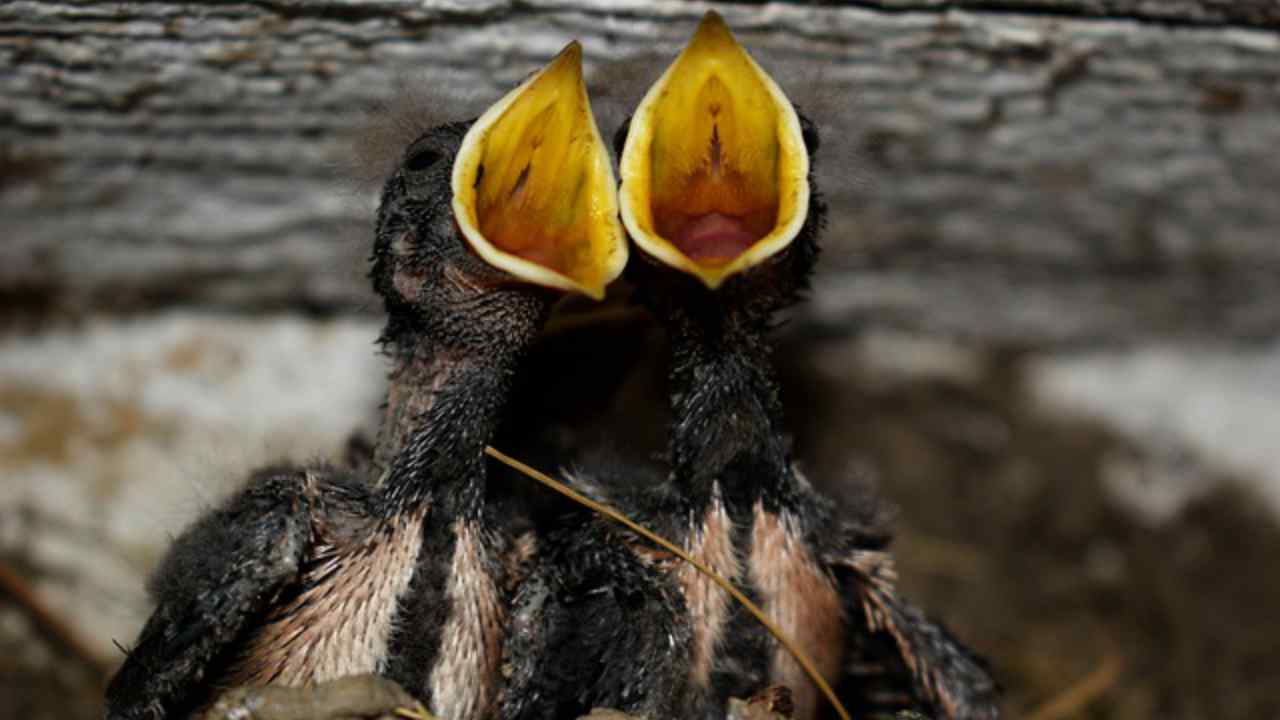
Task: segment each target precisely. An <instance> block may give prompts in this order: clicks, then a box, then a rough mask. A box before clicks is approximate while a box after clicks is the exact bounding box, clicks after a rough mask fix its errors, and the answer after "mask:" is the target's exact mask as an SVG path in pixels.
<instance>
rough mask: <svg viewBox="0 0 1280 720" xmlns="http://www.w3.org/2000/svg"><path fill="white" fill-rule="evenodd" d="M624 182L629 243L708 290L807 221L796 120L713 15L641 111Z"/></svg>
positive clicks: (803, 157) (786, 240)
mask: <svg viewBox="0 0 1280 720" xmlns="http://www.w3.org/2000/svg"><path fill="white" fill-rule="evenodd" d="M621 174H622V191H621V196H622V197H621V201H622V220H623V223H624V224H625V225H626V228H627V231H628V232H629V233H630V234H631V237H632V239H633V240H635V242H636V244H637V245H638V246H640V248H641V249H643V250H644V251H645V252H646V253H648V254H650V255H652V256H654V257H655V258H657V259H658V260H660V261H662V262H664V263H666V264H668V265H670V266H672V267H675V268H679V269H681V270H684V271H685V272H688V273H690V274H692V275H695V276H697V277H698V278H700V279H701V280H702V281H703V282H704V283H706V285H707V286H708V287H711V288H715V287H718V286H719V285H720V283H721V282H723V281H724V280H725V278H727V277H729V276H731V275H733V274H734V273H737V272H740V271H742V270H745V269H747V268H749V267H751V266H753V265H756V264H758V263H760V262H761V261H763V260H765V259H766V258H768V257H770V256H772V255H773V254H775V253H777V252H778V251H780V250H782V249H783V248H785V247H787V245H788V244H790V242H791V241H792V240H793V239H794V238H795V236H796V234H797V233H798V232H799V230H800V227H801V226H802V225H803V224H804V219H805V215H806V213H807V212H808V206H809V181H808V174H809V155H808V153H807V152H806V150H805V146H804V137H803V135H802V134H801V130H800V120H799V118H798V117H797V116H796V113H795V110H794V109H793V108H792V107H791V102H790V101H789V100H787V98H786V96H785V95H783V93H782V91H781V90H780V89H779V88H778V86H777V84H776V83H774V82H773V80H772V78H770V77H769V76H768V75H767V74H766V73H765V72H764V71H763V70H761V69H760V66H758V65H756V63H755V61H754V60H752V59H751V56H750V55H748V54H747V52H746V51H745V50H743V49H742V46H740V45H739V44H738V43H737V41H736V40H734V38H733V35H732V33H730V32H729V28H728V27H727V26H726V25H725V24H724V21H723V20H722V19H721V18H720V16H719V15H717V14H716V13H714V12H709V13H707V15H706V16H705V17H704V18H703V20H702V23H701V24H700V25H699V26H698V30H697V32H696V33H694V36H693V39H691V40H690V41H689V44H688V46H687V47H685V49H684V51H683V52H682V53H680V56H679V57H678V58H676V60H675V62H674V63H672V64H671V67H669V68H668V69H667V71H666V73H664V74H663V76H662V77H661V78H660V79H659V80H658V82H657V83H655V84H654V86H653V87H652V88H650V89H649V92H648V94H647V95H645V98H644V100H643V101H642V102H641V103H640V106H639V107H638V108H637V109H636V112H635V115H634V116H633V117H632V120H631V128H630V131H629V133H628V136H627V143H626V147H625V148H624V149H623V153H622V163H621Z"/></svg>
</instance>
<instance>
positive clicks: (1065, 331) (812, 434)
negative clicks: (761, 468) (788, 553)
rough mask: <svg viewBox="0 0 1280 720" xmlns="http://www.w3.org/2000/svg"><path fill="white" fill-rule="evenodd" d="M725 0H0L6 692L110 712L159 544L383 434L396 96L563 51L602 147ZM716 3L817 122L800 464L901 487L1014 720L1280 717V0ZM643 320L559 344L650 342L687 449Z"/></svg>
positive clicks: (791, 393) (911, 522) (786, 340)
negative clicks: (259, 471) (262, 482)
mask: <svg viewBox="0 0 1280 720" xmlns="http://www.w3.org/2000/svg"><path fill="white" fill-rule="evenodd" d="M706 7H707V6H706V5H704V4H701V3H686V2H674V1H671V0H665V1H659V2H610V1H609V0H560V1H559V2H541V1H540V0H534V1H531V2H513V1H510V0H508V1H505V2H504V1H501V0H484V1H479V2H464V1H462V0H416V1H413V2H411V1H408V0H404V1H401V0H383V1H380V2H376V3H369V4H358V3H349V2H343V1H342V0H318V1H317V2H294V1H292V0H255V1H254V2H247V3H243V4H237V3H229V4H228V3H182V2H175V1H171V0H158V1H156V2H147V3H118V2H98V1H97V0H85V1H83V2H76V3H60V2H45V3H39V2H9V3H5V4H3V5H0V716H3V717H13V718H18V717H23V718H55V717H56V718H82V717H83V718H88V717H96V716H97V714H98V713H99V712H100V707H99V705H100V695H101V683H102V678H103V677H104V676H105V674H106V673H109V672H110V670H111V669H112V668H113V667H114V666H115V665H116V664H118V662H119V661H120V660H121V658H122V653H121V651H120V650H119V649H117V647H116V643H119V644H121V645H128V644H129V643H130V642H131V641H132V639H133V637H134V636H135V634H136V633H137V631H138V629H139V627H140V626H141V623H142V622H143V621H144V620H145V618H146V616H147V614H148V612H149V607H148V602H147V599H146V596H145V593H144V589H143V588H144V582H145V578H146V576H147V574H148V572H149V571H150V570H151V568H152V567H153V566H154V564H155V563H156V561H157V559H158V558H159V556H160V554H161V553H162V552H163V550H164V548H165V546H166V544H167V542H168V541H169V539H171V538H172V537H173V536H174V534H176V533H177V532H179V531H180V530H181V529H182V527H183V526H184V525H185V524H186V523H187V522H189V521H190V520H191V519H192V518H193V517H194V516H195V515H196V514H198V513H199V512H200V511H201V510H202V509H204V508H207V507H208V506H209V505H210V504H211V503H213V502H216V501H217V500H218V499H219V498H220V497H222V496H223V495H225V493H226V492H227V491H228V489H229V488H231V487H234V486H235V484H236V483H237V482H238V481H239V480H240V479H241V478H243V477H244V476H245V474H246V472H247V471H248V470H249V469H251V468H253V467H255V466H258V465H260V464H263V463H265V462H268V461H272V460H277V459H282V458H288V459H294V460H306V459H313V458H333V459H340V458H341V457H342V456H343V454H344V452H345V449H346V447H347V445H348V443H349V440H350V438H351V437H352V436H353V434H355V435H357V436H358V435H359V434H360V433H364V434H366V435H367V434H368V433H369V432H371V431H372V430H373V429H374V428H375V427H376V419H377V410H378V404H379V402H380V399H381V392H382V387H383V383H384V373H385V367H384V365H383V362H382V360H381V359H380V358H379V357H378V356H377V355H376V353H375V348H374V346H373V344H372V343H373V340H374V338H375V336H376V334H377V331H378V329H379V325H380V320H379V313H380V306H379V304H378V303H377V302H376V301H375V300H374V298H373V296H372V293H371V292H370V290H369V288H368V285H367V282H366V280H365V277H364V258H365V255H366V253H367V252H368V249H369V237H370V233H369V230H368V228H369V226H370V222H371V215H370V213H371V210H372V201H373V188H374V187H376V185H375V184H371V183H370V182H369V179H370V178H376V177H377V176H378V174H379V173H381V172H383V171H384V169H385V165H383V164H382V162H383V161H385V160H386V159H387V158H388V157H390V156H391V155H388V154H387V153H386V152H383V153H382V155H381V156H379V154H378V151H377V150H376V148H375V150H374V151H373V152H368V151H366V152H364V153H363V154H361V153H355V154H353V152H352V150H351V148H352V146H353V144H354V145H361V144H364V145H369V143H362V142H361V138H362V137H364V136H365V135H367V134H368V133H369V132H372V131H369V130H367V128H368V127H369V125H370V123H373V124H375V125H376V124H378V123H379V122H383V120H384V119H385V118H383V116H384V115H385V114H386V113H387V111H386V110H385V109H380V108H382V106H383V105H385V104H387V103H390V104H391V105H393V106H394V105H396V104H397V103H401V104H403V102H404V100H405V99H406V98H415V99H414V101H413V103H412V105H411V106H412V107H413V108H416V109H415V110H414V112H418V113H424V114H430V115H432V116H433V119H434V118H435V117H438V118H439V119H441V120H446V119H463V118H466V117H469V116H471V115H474V113H475V112H476V111H477V110H478V109H480V108H483V107H484V106H485V105H487V104H488V103H490V102H492V101H493V100H495V99H496V98H497V97H499V96H500V95H501V93H503V92H505V90H506V89H508V88H509V87H511V86H512V85H514V84H515V83H516V82H517V81H518V80H520V79H521V78H522V77H523V76H524V75H525V74H526V73H528V72H530V71H532V70H534V69H535V68H537V67H538V66H539V65H541V64H542V63H543V62H545V61H546V60H547V59H548V58H550V57H551V56H552V55H553V54H554V53H555V52H556V51H558V50H559V49H560V48H561V47H562V46H563V45H564V44H565V43H566V42H568V41H569V40H570V39H574V38H577V39H579V40H581V41H582V43H583V44H584V46H585V56H586V62H587V65H588V71H589V73H591V75H592V77H591V79H590V85H591V91H592V94H593V100H594V101H595V102H596V104H597V108H596V109H597V114H598V117H599V120H600V124H601V128H602V131H603V133H604V134H605V135H606V137H608V136H610V135H611V134H612V132H613V130H614V129H615V128H616V126H617V124H618V123H619V122H620V121H621V119H622V118H623V117H625V115H626V112H627V108H628V107H630V106H631V105H632V104H633V103H634V102H635V101H636V100H637V99H638V98H639V97H640V96H641V95H642V94H643V91H644V90H645V88H646V87H647V85H648V84H649V83H650V82H652V81H653V80H654V79H656V77H657V75H658V74H659V73H660V72H661V70H662V69H663V67H664V66H665V64H666V63H667V62H669V60H670V58H672V57H673V56H674V55H675V53H676V52H678V50H679V48H680V47H681V46H682V45H683V43H684V42H685V40H686V39H687V37H688V36H689V34H690V33H691V32H692V29H693V27H694V25H695V24H696V22H697V19H698V18H699V17H700V15H701V14H702V12H703V11H704V10H705V9H706ZM717 7H718V9H719V10H720V11H721V12H722V13H723V14H724V16H725V17H726V19H727V20H728V22H729V24H730V26H731V27H733V28H734V29H735V31H736V32H737V33H738V34H739V39H740V40H741V41H742V42H743V43H744V44H745V45H746V46H747V47H748V48H749V49H750V50H751V51H752V52H753V53H754V54H755V55H756V56H757V59H759V60H760V61H761V63H762V64H763V65H764V66H765V67H766V68H768V69H769V70H770V71H771V72H773V73H774V75H775V77H777V79H778V80H779V82H780V84H781V85H782V86H783V88H784V89H785V90H786V91H787V92H788V93H789V94H790V95H791V96H792V98H793V99H794V100H795V101H796V103H797V104H798V105H800V107H801V109H802V111H803V112H805V113H806V114H808V115H809V116H811V117H812V118H813V119H814V120H815V121H816V122H817V123H818V125H819V127H820V129H821V131H822V133H823V137H824V145H823V149H822V151H821V153H820V154H819V159H818V163H819V170H820V182H821V188H822V190H823V192H824V193H825V194H826V196H827V198H828V200H829V202H830V204H831V224H830V229H829V231H828V232H827V234H826V236H825V241H824V245H825V252H824V255H823V258H822V263H821V271H820V274H819V276H818V277H817V279H816V281H815V284H814V290H813V294H812V297H811V300H810V302H809V303H807V304H806V305H804V306H803V307H801V308H799V309H798V310H797V311H796V312H795V313H794V315H793V317H792V318H791V320H790V322H789V323H788V324H787V325H786V327H785V328H784V329H783V330H782V332H781V333H780V334H779V338H778V339H779V351H778V355H777V359H778V362H779V365H780V367H781V371H782V377H783V381H784V383H785V395H786V399H787V403H788V420H789V422H790V424H791V426H792V428H793V429H794V432H795V445H796V449H797V453H798V455H799V457H800V458H801V460H802V461H803V462H804V464H805V466H806V467H807V468H809V469H810V471H811V473H812V474H813V475H815V476H816V477H818V478H820V479H822V481H823V482H824V484H825V485H826V486H827V487H828V488H829V489H830V490H831V491H832V492H833V493H835V494H837V495H847V494H848V493H847V492H844V491H846V490H847V489H848V488H849V487H851V486H852V485H854V484H865V483H870V484H872V485H874V486H875V487H876V488H877V489H878V490H879V492H880V493H881V494H882V495H883V496H884V497H885V498H887V499H888V500H889V501H890V502H891V503H892V504H893V505H894V506H896V508H897V511H898V514H897V522H896V528H897V533H898V539H897V541H896V545H895V548H896V553H897V557H898V561H899V565H900V569H901V573H902V586H903V587H904V588H905V591H906V592H907V593H908V594H909V595H911V596H912V597H913V598H915V599H916V600H917V601H918V602H920V603H921V604H923V605H925V606H926V607H928V608H930V609H931V610H932V611H933V612H934V613H935V614H937V615H939V616H941V617H943V618H945V619H946V620H947V622H948V623H949V625H950V626H951V627H952V629H953V630H954V631H955V632H956V633H957V634H958V635H960V636H961V637H962V638H964V639H965V640H967V641H968V642H969V643H970V644H971V645H972V646H974V647H975V648H977V649H978V650H980V651H981V652H982V653H984V654H985V655H986V656H988V657H989V658H990V660H991V662H992V663H993V665H994V667H995V669H996V672H997V675H998V677H999V678H1000V680H1001V681H1002V683H1003V684H1004V685H1005V687H1006V688H1007V691H1008V692H1007V695H1008V701H1007V703H1006V710H1007V715H1008V717H1013V718H1033V719H1034V720H1050V719H1052V718H1067V717H1087V718H1151V717H1161V718H1265V717H1278V716H1280V690H1277V688H1276V685H1275V680H1276V678H1277V677H1280V621H1278V620H1277V618H1276V608H1277V607H1280V576H1277V574H1276V572H1275V567H1274V563H1275V562H1276V560H1277V558H1280V530H1278V529H1277V527H1278V526H1277V524H1276V519H1277V513H1280V441H1278V440H1277V439H1276V435H1277V433H1276V428H1277V427H1280V343H1278V338H1280V242H1277V239H1278V238H1280V202H1277V193H1278V192H1280V159H1278V156H1277V153H1276V148H1277V147H1280V3H1276V2H1273V1H1270V0H1242V1H1239V2H1228V1H1226V0H1169V1H1167V2H1159V3H1153V2H1147V1H1145V0H1108V1H1107V2H1096V1H1094V0H1011V1H1009V2H984V1H982V0H950V1H943V0H880V1H868V2H850V3H822V4H817V5H814V4H804V3H766V4H759V3H741V4H721V5H718V6H717ZM392 112H395V111H394V110H393V111H392ZM400 112H403V109H401V110H400ZM375 134H376V133H375ZM374 145H376V143H374ZM384 150H385V149H384ZM398 150H399V148H393V149H391V150H390V152H391V153H394V152H396V151H398ZM379 157H381V158H382V160H381V161H380V160H379V159H378V158H379ZM645 332H646V331H645V329H644V328H643V327H638V328H636V327H632V328H630V329H628V327H626V326H624V327H623V328H622V329H621V330H619V329H618V328H616V327H615V328H613V329H612V330H611V331H610V333H604V332H603V331H602V332H600V333H599V334H593V333H591V332H584V333H581V334H579V335H577V336H576V339H575V340H574V342H572V343H567V344H566V343H561V345H562V346H563V347H568V348H570V349H569V350H567V351H566V350H564V349H563V347H562V348H561V350H558V351H557V352H568V353H569V354H570V355H572V356H573V359H571V360H564V364H563V365H554V364H553V365H552V366H553V368H554V367H568V366H569V365H568V363H569V362H576V363H579V364H586V365H590V364H592V358H593V357H594V358H597V360H598V362H597V363H596V364H597V365H600V364H605V363H614V362H620V361H619V358H621V357H623V356H626V358H627V362H626V363H621V365H620V367H622V368H623V369H625V370H627V372H628V373H629V375H628V376H627V377H626V378H623V379H622V380H620V381H619V383H620V389H619V390H618V393H617V395H616V396H615V397H614V398H613V399H612V400H611V401H609V407H608V408H607V409H608V411H609V413H608V414H610V415H611V416H613V417H619V416H622V417H631V418H651V417H657V418H659V420H658V421H656V422H657V424H655V422H653V421H651V422H648V424H647V432H648V433H649V436H650V437H651V438H656V441H655V443H656V444H658V445H660V442H661V439H662V432H663V431H662V428H661V425H660V418H661V405H662V401H663V396H662V394H661V393H660V392H659V393H656V394H655V393H652V392H647V391H644V390H643V389H644V388H646V387H648V385H647V383H653V382H654V381H655V378H658V379H659V380H660V377H661V367H660V362H661V354H660V353H659V352H654V351H652V350H646V349H645V348H648V345H647V344H645V343H639V342H637V341H636V338H638V337H641V336H642V335H643V334H644V333H645ZM620 338H621V339H620ZM619 348H622V349H623V350H619ZM642 350H643V351H642ZM632 351H634V352H632ZM633 356H634V357H633ZM551 357H560V356H559V355H554V354H553V355H551ZM633 361H634V362H633ZM551 400H552V401H554V397H552V398H551ZM645 404H648V405H652V406H654V407H656V410H655V409H654V408H641V407H639V406H641V405H645ZM646 413H648V414H646ZM654 413H656V414H654ZM551 425H552V426H551V427H550V428H549V429H550V431H552V432H554V433H561V434H562V435H565V434H571V433H572V431H573V428H572V427H571V423H570V422H569V421H568V420H564V421H561V420H558V419H557V420H556V421H555V422H554V423H551Z"/></svg>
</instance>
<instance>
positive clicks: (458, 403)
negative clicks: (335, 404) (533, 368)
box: [374, 339, 523, 514]
mask: <svg viewBox="0 0 1280 720" xmlns="http://www.w3.org/2000/svg"><path fill="white" fill-rule="evenodd" d="M490 345H492V346H491V347H486V348H483V349H477V348H463V347H458V346H450V345H445V344H442V343H438V342H433V341H431V340H429V339H423V340H420V341H418V342H415V343H411V344H405V343H395V344H393V345H391V346H389V347H388V351H389V353H390V355H391V357H392V358H393V362H394V365H393V369H392V372H391V377H390V383H389V386H388V389H387V401H386V414H385V416H384V418H383V421H382V427H381V430H380V431H379V436H378V444H377V448H376V450H375V454H374V463H375V468H377V472H378V473H379V477H380V480H379V483H380V485H381V486H382V487H383V488H384V491H385V497H386V498H387V499H388V500H389V502H391V503H392V504H393V505H395V506H397V507H404V506H410V505H414V504H418V503H422V502H425V501H427V500H428V499H430V500H431V501H432V502H433V506H434V505H440V504H453V505H455V507H454V508H453V510H454V511H455V512H457V513H459V514H466V513H471V512H479V509H480V507H481V504H482V500H483V495H484V487H485V483H484V457H483V453H484V448H485V446H486V445H488V444H489V442H490V440H491V439H492V437H493V434H494V432H495V431H496V430H497V427H498V423H499V420H500V418H501V413H502V408H503V406H504V404H505V402H506V399H507V394H508V393H509V391H510V385H511V378H512V376H513V375H514V373H515V369H516V365H517V363H518V360H519V356H520V354H521V351H522V349H523V345H519V346H517V344H515V343H491V344H490Z"/></svg>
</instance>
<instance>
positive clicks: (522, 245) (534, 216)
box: [453, 42, 627, 299]
mask: <svg viewBox="0 0 1280 720" xmlns="http://www.w3.org/2000/svg"><path fill="white" fill-rule="evenodd" d="M453 210H454V217H455V218H456V220H457V222H458V227H459V228H460V229H461V230H462V232H463V234H464V235H465V236H466V238H467V240H468V242H470V243H471V246H472V247H473V248H474V249H475V250H476V252H477V253H478V254H479V255H480V256H481V257H482V258H484V259H485V260H486V261H487V262H489V263H490V264H492V265H494V266H496V267H499V268H501V269H503V270H505V271H507V272H509V273H511V274H512V275H514V276H516V277H518V278H520V279H522V280H525V281H528V282H532V283H536V284H539V285H546V286H549V287H554V288H559V289H562V290H570V291H577V292H581V293H584V294H586V295H589V296H591V297H593V298H597V299H599V298H601V297H603V296H604V291H605V286H606V285H608V284H609V282H610V281H612V280H613V279H614V278H615V277H617V276H618V274H619V273H621V272H622V268H623V267H624V266H625V265H626V261H627V248H626V243H625V241H624V240H623V236H622V228H621V226H620V225H619V223H618V219H617V211H618V199H617V188H616V186H615V182H614V177H613V171H612V170H611V168H610V167H609V155H608V150H607V149H606V148H605V145H604V142H603V141H602V140H601V138H600V132H599V130H598V129H597V127H596V122H595V118H594V117H593V116H592V114H591V106H590V103H589V101H588V99H587V89H586V84H585V83H584V82H583V78H582V47H581V46H580V45H579V44H578V43H577V42H572V43H570V44H569V45H568V46H567V47H566V48H565V49H564V50H562V51H561V52H560V54H559V55H557V56H556V57H555V59H553V60H552V61H551V62H550V63H549V64H548V65H547V66H546V67H544V68H543V69H542V70H540V71H538V72H537V73H536V74H534V75H533V76H531V77H530V78H529V79H528V80H526V81H525V82H524V83H522V84H521V85H520V86H519V87H517V88H516V89H514V90H512V91H511V92H510V93H508V94H507V95H506V96H505V97H504V98H502V99H501V100H499V101H498V102H497V103H495V104H494V105H493V106H492V107H490V108H489V110H488V111H486V112H485V113H484V115H482V116H480V118H479V119H478V120H476V122H475V123H474V124H473V125H472V126H471V129H470V130H469V131H468V132H467V135H466V137H465V138H464V139H463V141H462V147H461V148H460V149H459V151H458V155H457V159H456V160H455V162H454V167H453Z"/></svg>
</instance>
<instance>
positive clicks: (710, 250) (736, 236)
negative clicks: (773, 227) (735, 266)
mask: <svg viewBox="0 0 1280 720" xmlns="http://www.w3.org/2000/svg"><path fill="white" fill-rule="evenodd" d="M758 239H759V238H757V237H756V236H755V235H754V234H752V233H750V232H748V231H747V229H746V228H745V227H743V224H742V223H741V222H739V221H738V220H737V219H736V218H733V217H730V216H728V215H721V214H720V213H710V214H709V215H703V216H702V217H700V218H696V219H694V220H692V221H690V222H689V224H688V225H685V226H684V227H683V228H681V229H680V230H679V231H678V232H677V233H676V234H675V237H673V238H672V241H673V242H674V243H675V245H676V247H678V248H680V250H681V252H683V253H684V254H685V255H686V256H688V258H689V259H690V260H694V261H698V262H728V261H730V260H732V259H734V258H736V257H738V256H739V255H741V254H742V253H744V252H746V251H747V248H749V247H751V246H752V245H753V244H755V242H756V240H758Z"/></svg>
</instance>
